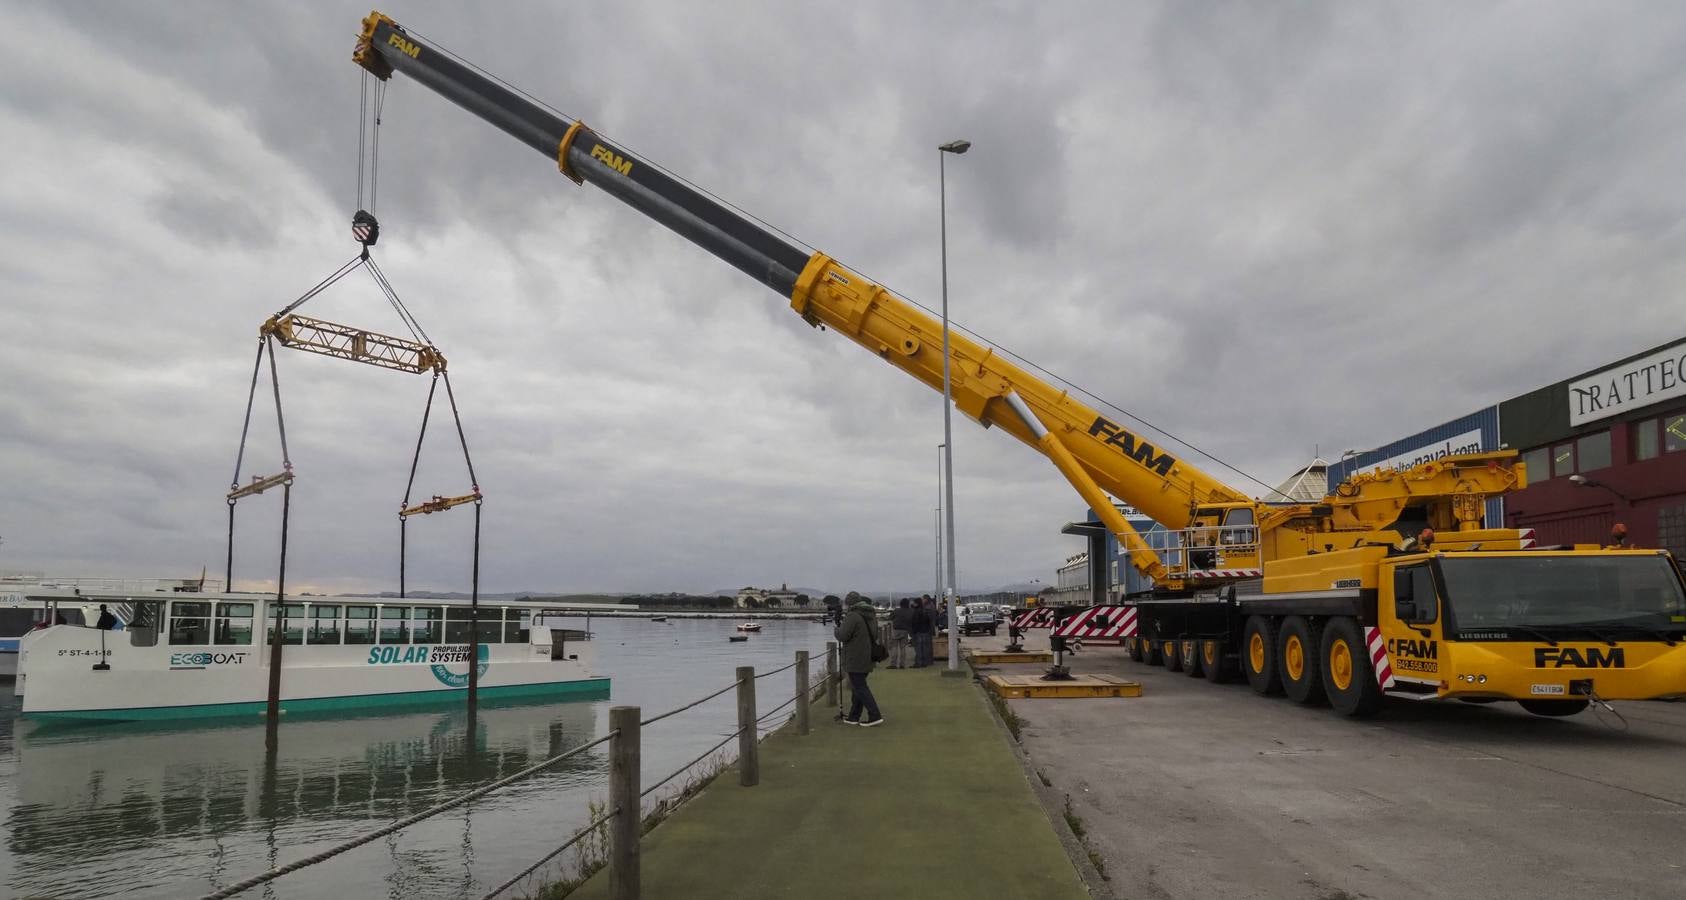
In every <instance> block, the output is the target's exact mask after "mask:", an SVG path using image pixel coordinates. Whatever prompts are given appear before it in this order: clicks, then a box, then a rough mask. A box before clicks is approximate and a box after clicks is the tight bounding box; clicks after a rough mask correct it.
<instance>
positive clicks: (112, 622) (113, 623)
mask: <svg viewBox="0 0 1686 900" xmlns="http://www.w3.org/2000/svg"><path fill="white" fill-rule="evenodd" d="M94 627H95V628H98V629H99V630H101V631H110V630H111V629H113V628H116V627H117V617H116V616H114V615H112V614H111V610H109V609H106V608H105V604H104V603H101V604H100V617H99V621H98V622H97V623H96V624H95V625H94Z"/></svg>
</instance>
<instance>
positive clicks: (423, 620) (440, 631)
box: [410, 606, 445, 644]
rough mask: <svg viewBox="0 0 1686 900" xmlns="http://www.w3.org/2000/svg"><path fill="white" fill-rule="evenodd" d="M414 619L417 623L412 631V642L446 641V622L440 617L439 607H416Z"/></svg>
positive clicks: (433, 642)
mask: <svg viewBox="0 0 1686 900" xmlns="http://www.w3.org/2000/svg"><path fill="white" fill-rule="evenodd" d="M414 621H415V625H414V627H413V628H412V629H411V632H410V642H411V643H414V644H439V643H443V642H444V637H445V635H444V622H442V621H441V620H440V618H439V607H437V606H418V607H416V608H415V619H414Z"/></svg>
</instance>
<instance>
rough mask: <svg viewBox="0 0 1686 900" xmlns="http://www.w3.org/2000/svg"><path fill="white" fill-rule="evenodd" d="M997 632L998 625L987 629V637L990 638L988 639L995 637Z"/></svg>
mask: <svg viewBox="0 0 1686 900" xmlns="http://www.w3.org/2000/svg"><path fill="white" fill-rule="evenodd" d="M999 630H1000V626H999V625H996V626H992V627H991V628H990V629H989V636H990V637H995V634H996V632H997V631H999Z"/></svg>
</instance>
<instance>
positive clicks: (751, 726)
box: [738, 666, 761, 787]
mask: <svg viewBox="0 0 1686 900" xmlns="http://www.w3.org/2000/svg"><path fill="white" fill-rule="evenodd" d="M756 732H757V728H756V723H755V667H754V666H738V784H741V785H743V786H744V787H755V786H756V785H757V784H760V783H761V760H760V759H758V758H756V750H757V749H758V748H759V747H760V741H758V740H757V738H758V737H759V735H758V734H757V733H756Z"/></svg>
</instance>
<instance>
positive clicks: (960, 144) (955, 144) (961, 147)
mask: <svg viewBox="0 0 1686 900" xmlns="http://www.w3.org/2000/svg"><path fill="white" fill-rule="evenodd" d="M937 149H938V150H941V151H942V152H944V153H956V154H959V153H965V152H966V151H967V150H970V149H972V142H971V141H949V142H948V143H946V144H941V145H939V146H938V147H937Z"/></svg>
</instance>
